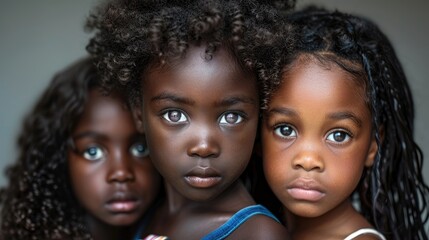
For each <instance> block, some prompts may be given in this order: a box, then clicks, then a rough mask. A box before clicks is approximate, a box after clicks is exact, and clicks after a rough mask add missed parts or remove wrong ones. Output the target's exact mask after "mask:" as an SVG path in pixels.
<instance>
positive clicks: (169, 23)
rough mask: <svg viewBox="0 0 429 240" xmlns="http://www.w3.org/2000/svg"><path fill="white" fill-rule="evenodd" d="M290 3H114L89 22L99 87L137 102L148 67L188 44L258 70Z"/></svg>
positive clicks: (174, 55)
mask: <svg viewBox="0 0 429 240" xmlns="http://www.w3.org/2000/svg"><path fill="white" fill-rule="evenodd" d="M294 4H295V1H294V0H271V1H270V0H259V1H257V0H246V1H244V0H229V1H223V0H156V1H155V0H112V1H111V2H108V3H107V4H105V5H102V6H101V7H100V8H98V9H97V10H96V11H94V12H93V14H92V15H91V16H90V17H89V19H88V21H87V27H88V29H89V30H92V31H94V32H95V34H94V37H93V38H92V39H91V41H90V42H89V44H88V46H87V50H88V51H89V52H90V53H91V54H92V55H94V56H95V57H96V58H97V66H98V69H99V70H100V72H101V73H100V75H101V77H102V81H103V85H104V87H105V89H106V90H107V91H109V90H110V89H112V88H116V89H122V90H125V92H126V95H127V96H128V98H129V100H131V103H136V101H139V98H140V96H139V95H140V81H141V75H142V72H143V71H144V70H145V68H147V67H148V66H152V65H154V64H165V63H169V62H172V61H175V60H180V59H181V58H182V57H183V56H184V55H185V54H186V51H187V49H188V47H189V46H190V45H199V44H206V46H207V47H206V56H205V57H206V58H207V59H211V58H212V56H213V54H214V52H215V51H216V49H217V48H218V47H219V46H221V45H224V46H225V45H226V46H227V49H228V50H230V52H231V54H232V55H233V56H234V57H235V58H236V59H237V62H238V63H239V64H240V66H241V67H242V68H243V69H245V70H250V71H257V66H256V65H255V61H254V55H253V53H254V52H264V54H266V55H270V52H271V48H270V47H269V46H270V44H271V39H272V37H273V36H274V35H276V32H277V31H276V26H280V25H283V24H284V23H285V21H281V19H282V18H283V17H282V16H281V15H280V14H279V13H278V12H277V11H275V10H274V8H273V7H276V8H278V9H281V10H284V11H287V10H289V9H291V8H292V7H293V6H294Z"/></svg>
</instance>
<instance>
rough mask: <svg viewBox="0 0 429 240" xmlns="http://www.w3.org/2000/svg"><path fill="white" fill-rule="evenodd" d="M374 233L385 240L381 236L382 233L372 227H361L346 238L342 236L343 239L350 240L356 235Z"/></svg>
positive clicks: (382, 239)
mask: <svg viewBox="0 0 429 240" xmlns="http://www.w3.org/2000/svg"><path fill="white" fill-rule="evenodd" d="M367 234H369V235H375V236H377V237H378V238H379V239H380V240H386V238H385V237H384V236H383V234H381V233H380V232H379V231H377V230H375V229H372V228H361V229H359V230H357V231H354V232H352V233H351V234H350V235H348V236H347V237H346V238H344V240H352V239H355V238H356V237H359V236H362V235H367Z"/></svg>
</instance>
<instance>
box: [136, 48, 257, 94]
mask: <svg viewBox="0 0 429 240" xmlns="http://www.w3.org/2000/svg"><path fill="white" fill-rule="evenodd" d="M173 80H175V82H181V83H182V84H190V85H191V86H197V85H198V86H199V87H203V88H205V89H207V90H211V89H213V88H218V87H221V86H220V85H222V84H231V85H234V86H237V85H240V86H243V85H249V84H250V85H252V86H253V87H255V86H256V76H255V74H253V73H251V72H250V71H246V70H244V68H242V67H241V65H240V64H239V63H238V60H237V59H236V58H235V57H234V55H233V54H231V52H230V51H229V50H228V49H227V48H226V47H220V48H219V49H217V50H216V51H215V52H214V53H213V56H212V57H211V58H210V57H207V55H206V46H191V47H189V48H188V50H187V52H186V55H185V56H184V57H183V58H181V59H179V60H174V61H172V62H166V63H164V64H163V65H153V66H149V67H148V68H147V69H146V71H144V73H143V75H142V79H141V81H142V86H143V92H144V93H147V92H151V91H152V90H151V89H148V88H152V87H154V85H157V86H158V87H160V86H161V85H163V86H165V85H164V84H163V83H166V82H167V81H168V82H170V84H172V82H174V81H173ZM191 90H193V88H192V87H191V88H189V91H191Z"/></svg>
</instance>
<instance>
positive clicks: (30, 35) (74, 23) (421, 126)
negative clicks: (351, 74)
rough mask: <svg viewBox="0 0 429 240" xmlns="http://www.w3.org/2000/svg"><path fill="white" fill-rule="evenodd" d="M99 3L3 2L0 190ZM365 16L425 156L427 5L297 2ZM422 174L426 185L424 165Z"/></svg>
mask: <svg viewBox="0 0 429 240" xmlns="http://www.w3.org/2000/svg"><path fill="white" fill-rule="evenodd" d="M97 3H98V1H96V0H36V1H35V0H6V1H5V0H2V1H1V8H0V113H1V117H0V153H1V155H0V156H1V157H0V170H2V171H1V172H2V174H1V176H0V185H4V184H6V179H5V177H4V174H3V169H4V168H5V166H6V165H7V164H9V163H11V162H12V161H14V159H15V158H16V156H17V153H16V136H17V134H18V131H19V129H20V127H21V123H22V118H23V116H24V114H25V113H27V112H28V111H29V109H30V107H31V106H32V105H33V103H34V101H35V100H36V99H37V98H38V97H39V96H40V94H41V92H42V91H43V89H45V88H46V86H47V84H48V82H49V81H50V80H51V78H52V76H53V74H54V73H55V72H57V71H58V70H60V69H62V68H64V67H65V66H67V65H68V64H70V63H71V62H73V61H75V60H76V59H78V58H80V57H82V56H84V55H85V53H86V52H85V46H86V44H87V41H88V39H89V37H90V34H87V33H85V32H84V30H83V25H84V22H85V18H86V17H87V16H88V14H89V11H90V9H92V8H93V6H95V5H96V4H97ZM307 3H317V4H318V5H321V6H325V7H327V8H329V9H339V10H343V11H347V12H350V13H355V14H359V15H362V16H366V17H368V18H370V19H372V20H373V21H375V22H376V23H378V25H379V26H380V27H381V29H382V30H383V31H384V32H385V33H386V35H387V36H388V37H389V38H390V40H391V41H392V43H393V45H394V47H395V48H396V51H397V54H398V55H399V58H400V61H401V62H402V64H403V67H404V69H405V72H406V75H407V76H408V79H409V82H410V84H411V88H412V91H413V94H414V100H415V105H416V121H415V124H416V131H415V138H416V140H417V143H418V144H420V146H421V148H422V149H423V152H424V154H425V156H427V157H429V137H428V136H429V127H428V126H427V125H426V124H428V123H429V107H428V106H427V105H426V104H428V103H429V94H428V90H429V82H428V80H427V78H428V76H429V64H428V63H429V61H428V58H429V47H428V44H429V14H427V10H428V9H429V1H427V0H410V1H403V0H321V1H316V0H313V1H308V0H298V8H299V7H301V6H303V5H305V4H307ZM424 176H425V179H426V182H428V181H429V160H428V158H426V159H425V163H424Z"/></svg>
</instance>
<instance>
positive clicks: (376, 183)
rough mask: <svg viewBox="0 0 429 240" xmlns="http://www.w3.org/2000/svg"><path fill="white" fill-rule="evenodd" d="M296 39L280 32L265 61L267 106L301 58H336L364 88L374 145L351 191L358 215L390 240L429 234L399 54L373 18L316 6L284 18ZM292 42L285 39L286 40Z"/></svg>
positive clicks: (427, 197)
mask: <svg viewBox="0 0 429 240" xmlns="http://www.w3.org/2000/svg"><path fill="white" fill-rule="evenodd" d="M288 20H289V21H290V22H291V23H292V24H294V25H295V27H296V34H297V41H296V42H293V43H292V45H293V46H292V49H291V48H290V45H289V44H288V39H285V38H283V39H282V38H279V39H278V41H277V43H276V44H274V45H276V46H275V48H276V51H274V52H275V53H276V54H275V55H273V56H272V58H271V60H270V61H268V62H263V61H261V63H260V64H261V65H265V66H266V67H265V68H264V72H265V74H266V76H268V77H266V78H264V79H265V80H264V90H265V92H264V96H263V100H264V103H265V106H267V105H269V99H270V96H272V94H275V93H276V90H277V89H278V88H279V86H280V84H281V83H282V82H281V81H282V77H281V76H282V75H283V74H285V73H286V72H287V71H288V70H289V69H290V68H291V66H293V64H294V62H295V60H297V59H298V58H299V57H300V56H311V57H312V58H314V59H317V61H319V62H320V63H322V64H324V63H328V64H329V63H334V64H337V65H338V66H340V67H341V68H343V69H344V70H345V71H347V72H349V73H350V74H352V75H353V76H355V77H356V78H357V79H359V81H360V83H361V84H362V85H363V86H364V87H365V89H366V101H367V104H368V106H369V108H370V110H371V114H372V122H373V128H374V134H375V138H376V141H377V144H378V146H379V148H378V152H377V155H376V158H375V161H374V165H373V166H372V168H369V169H367V170H366V171H365V172H364V174H363V176H362V179H361V182H360V183H359V186H358V188H357V189H356V191H355V192H356V195H357V199H358V204H359V205H360V210H361V213H362V214H363V215H364V216H365V217H366V219H368V221H369V222H370V223H371V224H373V225H374V226H375V227H376V229H378V230H379V231H381V232H382V233H383V234H384V235H385V236H386V237H387V238H388V239H398V240H399V239H428V236H427V233H426V231H425V227H424V225H425V223H426V222H427V221H428V217H429V215H428V213H429V209H428V203H429V188H428V186H427V184H425V182H424V180H423V177H422V164H423V156H422V151H421V150H420V148H419V147H418V145H417V144H416V143H415V141H414V139H413V130H414V124H413V121H414V106H413V99H412V95H411V91H410V88H409V85H408V82H407V78H406V76H405V74H404V71H403V69H402V67H401V64H400V62H399V60H398V58H397V56H396V53H395V51H394V49H393V47H392V45H391V43H390V41H389V40H388V39H387V37H386V36H385V35H384V34H383V33H382V32H381V30H380V29H379V28H378V27H377V25H375V24H374V23H373V22H371V21H369V20H367V19H365V18H362V17H358V16H353V15H349V14H345V13H340V12H338V11H333V12H330V11H327V10H325V9H322V8H317V7H314V6H310V7H307V8H305V9H303V10H301V11H297V12H295V13H292V14H290V15H289V16H288ZM289 43H290V42H289Z"/></svg>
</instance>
